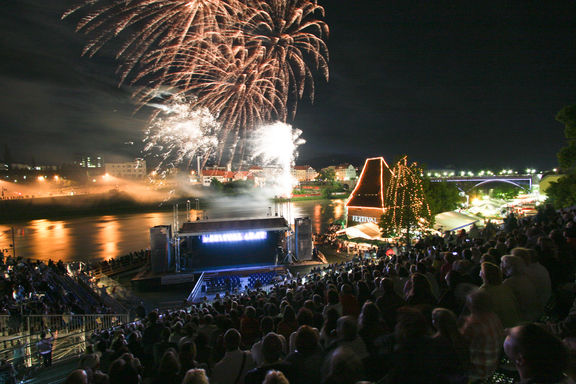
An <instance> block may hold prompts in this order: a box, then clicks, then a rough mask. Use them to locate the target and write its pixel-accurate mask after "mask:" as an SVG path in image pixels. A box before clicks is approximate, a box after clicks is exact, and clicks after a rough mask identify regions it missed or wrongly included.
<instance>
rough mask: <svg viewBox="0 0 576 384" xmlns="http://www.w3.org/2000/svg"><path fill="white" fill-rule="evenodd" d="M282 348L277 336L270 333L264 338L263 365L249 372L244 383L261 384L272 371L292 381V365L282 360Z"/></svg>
mask: <svg viewBox="0 0 576 384" xmlns="http://www.w3.org/2000/svg"><path fill="white" fill-rule="evenodd" d="M282 348H283V346H282V340H281V339H280V337H279V336H278V335H277V334H275V333H269V334H267V335H266V336H264V339H263V340H262V357H263V364H262V366H261V367H259V368H255V369H252V370H251V371H248V373H247V374H246V377H245V379H244V383H245V384H260V383H262V381H263V380H264V378H265V377H266V373H267V372H268V371H271V370H276V371H280V372H282V373H284V375H285V376H286V377H287V378H288V380H289V381H292V379H291V377H292V376H293V375H292V371H291V367H292V365H291V364H290V363H288V362H285V361H283V360H282Z"/></svg>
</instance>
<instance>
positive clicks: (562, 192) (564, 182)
mask: <svg viewBox="0 0 576 384" xmlns="http://www.w3.org/2000/svg"><path fill="white" fill-rule="evenodd" d="M546 194H547V195H548V201H549V202H550V203H551V204H552V205H553V206H554V207H555V208H566V207H572V206H574V205H576V173H571V174H568V175H566V176H563V177H561V178H560V179H559V180H558V181H557V182H552V183H550V186H549V187H548V189H547V190H546Z"/></svg>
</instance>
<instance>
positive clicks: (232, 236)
mask: <svg viewBox="0 0 576 384" xmlns="http://www.w3.org/2000/svg"><path fill="white" fill-rule="evenodd" d="M267 235H268V233H267V232H266V231H257V232H228V233H211V234H209V235H202V243H232V242H238V241H256V240H265V239H266V237H267Z"/></svg>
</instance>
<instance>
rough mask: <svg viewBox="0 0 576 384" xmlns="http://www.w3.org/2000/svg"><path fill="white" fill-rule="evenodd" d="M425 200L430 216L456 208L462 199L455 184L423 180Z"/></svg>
mask: <svg viewBox="0 0 576 384" xmlns="http://www.w3.org/2000/svg"><path fill="white" fill-rule="evenodd" d="M422 187H423V188H424V193H425V194H426V200H427V201H428V205H429V206H430V212H431V214H432V216H435V215H437V214H439V213H442V212H447V211H453V210H455V209H456V208H458V204H459V203H460V202H461V200H462V198H461V197H460V193H459V191H458V187H457V186H456V184H455V183H449V182H447V181H440V182H432V181H430V179H428V178H425V179H424V180H423V182H422Z"/></svg>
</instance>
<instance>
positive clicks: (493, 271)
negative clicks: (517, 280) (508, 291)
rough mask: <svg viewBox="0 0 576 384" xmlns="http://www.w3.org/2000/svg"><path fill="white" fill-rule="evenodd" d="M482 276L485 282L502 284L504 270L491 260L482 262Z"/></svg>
mask: <svg viewBox="0 0 576 384" xmlns="http://www.w3.org/2000/svg"><path fill="white" fill-rule="evenodd" d="M480 277H481V278H482V281H483V282H484V284H490V285H500V284H502V271H500V268H499V267H498V266H497V265H496V264H492V263H489V262H484V263H482V266H481V269H480Z"/></svg>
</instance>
